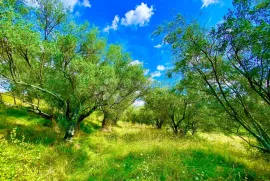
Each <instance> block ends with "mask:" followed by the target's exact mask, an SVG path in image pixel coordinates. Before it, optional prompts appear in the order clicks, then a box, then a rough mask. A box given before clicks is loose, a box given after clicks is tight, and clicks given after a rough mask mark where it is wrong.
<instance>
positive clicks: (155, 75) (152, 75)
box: [151, 71, 161, 78]
mask: <svg viewBox="0 0 270 181" xmlns="http://www.w3.org/2000/svg"><path fill="white" fill-rule="evenodd" d="M160 76H161V72H160V71H155V72H153V73H151V77H152V78H154V77H160Z"/></svg>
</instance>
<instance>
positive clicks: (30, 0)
mask: <svg viewBox="0 0 270 181" xmlns="http://www.w3.org/2000/svg"><path fill="white" fill-rule="evenodd" d="M61 1H62V2H63V4H64V6H65V7H66V8H70V9H71V10H73V8H74V7H75V5H76V4H78V5H82V6H84V7H88V8H91V4H90V1H89V0H83V2H82V3H81V2H80V1H79V0H61ZM24 2H25V3H26V4H27V5H28V6H31V7H37V3H36V1H34V0H24Z"/></svg>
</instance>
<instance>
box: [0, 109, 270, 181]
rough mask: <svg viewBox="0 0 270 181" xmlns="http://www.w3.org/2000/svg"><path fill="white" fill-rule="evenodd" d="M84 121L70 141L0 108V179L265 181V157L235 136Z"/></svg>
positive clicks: (22, 113)
mask: <svg viewBox="0 0 270 181" xmlns="http://www.w3.org/2000/svg"><path fill="white" fill-rule="evenodd" d="M91 120H93V119H88V120H86V121H85V122H84V124H83V125H82V126H81V133H80V135H78V136H77V137H76V138H75V139H74V141H73V142H72V143H65V142H63V141H62V137H63V133H62V132H61V130H60V129H59V128H58V127H57V126H56V123H54V122H51V121H49V120H45V119H42V118H39V117H36V116H35V115H34V114H29V113H28V112H27V111H26V110H22V109H7V108H4V107H3V106H2V107H0V180H76V181H77V180H95V181H96V180H117V181H118V180H268V179H269V178H270V164H269V162H268V161H269V160H268V161H267V159H269V158H267V157H266V156H265V155H261V154H259V153H258V152H257V151H256V150H253V149H251V148H250V147H247V145H246V144H245V143H243V142H242V141H241V140H240V139H239V138H236V137H227V136H225V135H222V134H214V133H213V134H206V133H199V134H198V135H197V136H195V137H191V136H190V137H189V136H187V137H176V136H174V135H172V134H171V133H170V132H167V131H165V130H163V131H159V130H156V129H154V128H152V127H147V126H144V125H133V124H130V123H123V122H120V123H119V125H118V126H117V127H113V128H111V129H110V130H107V131H100V126H99V123H98V122H94V121H91Z"/></svg>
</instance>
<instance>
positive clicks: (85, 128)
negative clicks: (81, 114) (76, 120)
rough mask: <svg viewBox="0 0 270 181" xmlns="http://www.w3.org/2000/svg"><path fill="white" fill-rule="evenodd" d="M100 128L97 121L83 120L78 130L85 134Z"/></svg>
mask: <svg viewBox="0 0 270 181" xmlns="http://www.w3.org/2000/svg"><path fill="white" fill-rule="evenodd" d="M100 129H101V126H100V125H99V124H97V123H94V122H91V121H85V122H82V123H81V124H80V131H82V132H83V133H86V134H92V133H94V132H95V131H98V130H100Z"/></svg>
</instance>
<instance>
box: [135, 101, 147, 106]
mask: <svg viewBox="0 0 270 181" xmlns="http://www.w3.org/2000/svg"><path fill="white" fill-rule="evenodd" d="M144 104H145V102H144V101H143V100H136V101H135V102H134V103H133V105H134V106H135V107H141V106H144Z"/></svg>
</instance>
